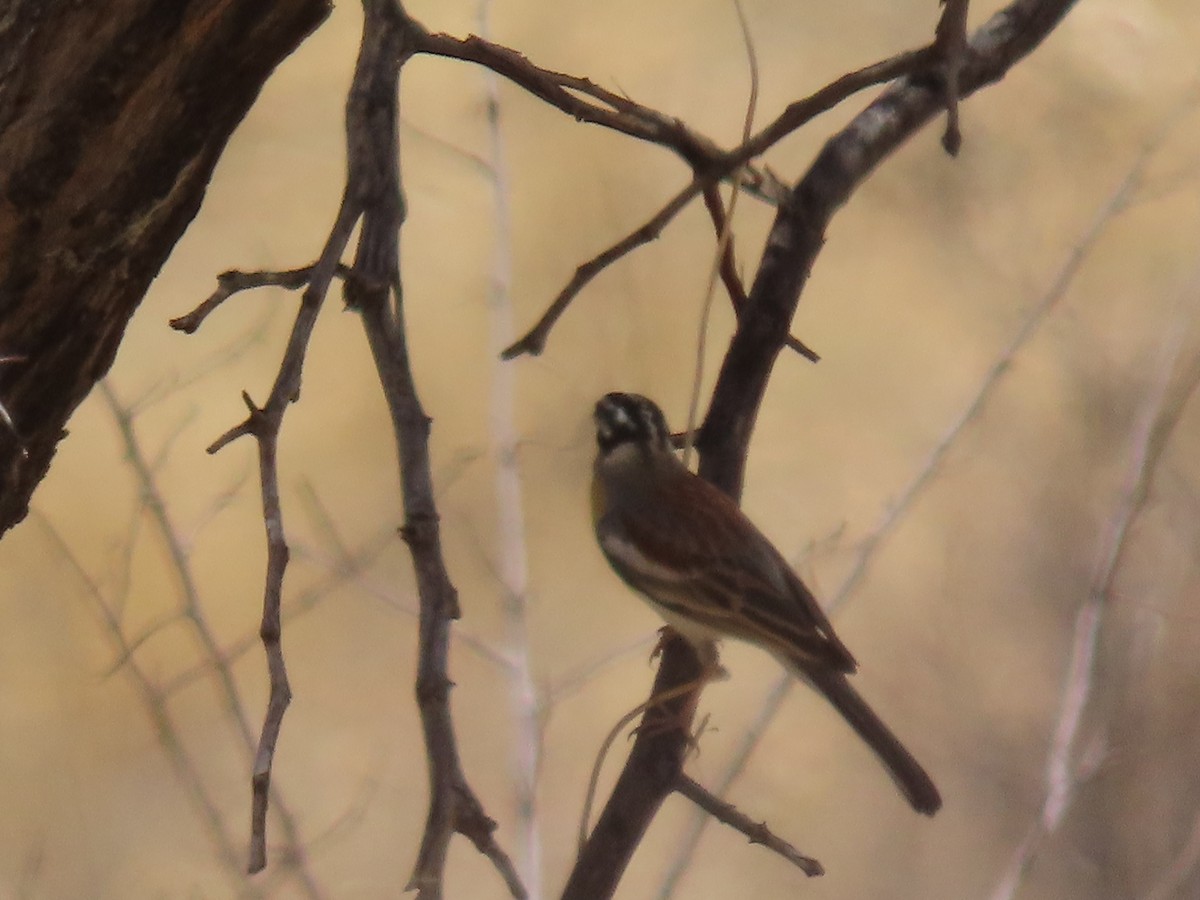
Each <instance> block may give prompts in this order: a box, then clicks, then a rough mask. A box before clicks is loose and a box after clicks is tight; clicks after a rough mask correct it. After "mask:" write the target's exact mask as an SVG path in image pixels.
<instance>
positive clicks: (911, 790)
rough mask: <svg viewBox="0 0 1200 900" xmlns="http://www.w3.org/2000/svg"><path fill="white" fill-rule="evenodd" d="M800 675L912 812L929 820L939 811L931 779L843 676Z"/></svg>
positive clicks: (937, 798) (938, 803)
mask: <svg viewBox="0 0 1200 900" xmlns="http://www.w3.org/2000/svg"><path fill="white" fill-rule="evenodd" d="M797 668H798V667H797ZM800 674H802V676H803V677H804V680H805V681H807V682H808V683H809V684H811V685H812V686H813V687H815V688H816V689H817V690H819V691H820V692H821V693H822V694H824V695H825V698H826V699H827V700H828V701H829V702H830V703H832V704H833V706H834V708H835V709H836V710H837V711H838V712H839V713H841V714H842V718H844V719H845V720H846V721H847V722H849V723H850V727H851V728H853V729H854V730H855V731H856V732H857V733H858V736H859V737H861V738H862V739H863V740H864V741H866V742H867V745H868V746H870V748H871V749H872V750H874V751H875V755H876V756H878V757H879V759H880V761H881V762H882V763H883V764H884V766H886V767H887V770H888V774H889V775H891V776H892V780H893V781H895V782H896V786H897V787H898V788H900V790H901V791H902V792H903V793H904V796H905V797H907V798H908V802H909V803H910V804H912V808H913V809H915V810H916V811H917V812H919V813H924V814H925V815H927V816H932V815H933V814H934V813H935V812H937V811H938V810H939V809H940V808H941V806H942V797H941V794H939V793H938V789H937V788H936V787H935V786H934V784H933V779H931V778H930V777H929V774H928V773H927V772H926V771H925V770H924V769H923V768H921V764H920V763H918V762H917V761H916V759H914V758H913V755H912V754H911V753H909V752H908V749H907V748H906V747H905V746H904V745H903V744H902V743H900V739H899V738H897V737H896V736H895V735H894V734H892V732H891V730H890V729H889V728H888V727H887V726H886V725H884V724H883V721H882V720H881V719H880V718H879V716H877V715H875V711H874V710H873V709H871V707H870V706H868V705H867V701H865V700H864V699H863V698H862V697H861V696H859V693H858V691H856V690H854V688H853V687H851V686H850V682H849V681H847V680H846V676H845V675H843V674H842V673H841V672H830V671H825V672H817V673H814V672H811V671H802V672H801V673H800Z"/></svg>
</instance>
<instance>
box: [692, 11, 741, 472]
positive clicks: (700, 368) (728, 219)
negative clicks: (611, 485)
mask: <svg viewBox="0 0 1200 900" xmlns="http://www.w3.org/2000/svg"><path fill="white" fill-rule="evenodd" d="M733 8H734V11H735V12H736V13H737V20H738V28H739V29H740V31H741V33H742V43H743V44H744V45H745V48H746V65H747V68H748V69H749V70H750V96H749V97H748V98H747V99H746V114H745V116H744V118H743V120H742V143H743V144H744V143H745V142H746V141H747V140H749V138H750V129H751V128H753V127H754V112H755V110H756V109H757V108H758V54H757V53H755V52H754V38H753V37H752V36H751V34H750V23H749V22H747V21H746V13H745V10H743V9H742V4H741V2H740V0H733ZM741 184H742V171H741V169H738V170H737V171H736V172H734V173H733V184H732V185H730V188H729V208H728V209H727V210H722V211H721V213H720V214H715V216H714V217H715V218H720V219H723V220H724V221H723V222H722V223H721V227H720V229H719V230H718V232H717V246H716V247H715V248H714V250H713V259H712V265H711V266H710V267H709V272H708V283H707V285H706V286H705V290H704V300H703V302H702V303H701V304H700V321H699V326H698V328H697V335H696V361H695V365H694V368H693V372H692V391H691V397H690V398H689V400H688V413H687V425H686V426H685V429H684V441H683V464H684V465H685V466H688V465H690V464H691V461H692V445H693V440H692V436H693V435H694V434H695V433H696V417H697V416H698V415H699V411H700V390H701V387H702V385H703V382H704V358H705V356H706V355H707V350H708V323H709V319H710V318H711V317H712V304H713V295H714V294H715V293H716V289H717V278H718V277H720V276H721V275H722V272H723V271H724V270H726V269H728V270H730V272H731V273H732V275H733V281H734V282H735V283H736V290H735V292H734V293H731V294H730V297H731V298H732V299H733V301H734V305H735V306H736V305H739V304H740V305H741V306H743V307H744V306H745V305H746V303H745V302H743V301H744V300H745V290H744V289H743V288H742V285H741V279H740V278H738V277H737V273H736V271H732V270H733V269H734V263H733V218H734V213H735V212H736V211H737V201H738V195H739V193H740V190H741ZM704 199H705V201H706V203H707V205H708V207H709V211H710V213H711V212H713V210H714V208H715V209H720V207H721V192H720V191H719V190H718V189H717V186H716V185H715V184H714V185H710V186H709V187H708V188H707V189H706V190H705V198H704ZM727 256H728V259H726V257H727ZM729 274H730V273H726V276H725V277H726V283H727V284H728V282H729Z"/></svg>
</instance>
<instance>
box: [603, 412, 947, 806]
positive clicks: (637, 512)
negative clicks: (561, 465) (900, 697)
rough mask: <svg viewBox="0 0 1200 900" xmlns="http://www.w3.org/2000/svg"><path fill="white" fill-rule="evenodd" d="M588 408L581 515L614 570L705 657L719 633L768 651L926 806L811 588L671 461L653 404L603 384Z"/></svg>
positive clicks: (711, 657)
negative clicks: (589, 435)
mask: <svg viewBox="0 0 1200 900" xmlns="http://www.w3.org/2000/svg"><path fill="white" fill-rule="evenodd" d="M593 418H594V420H595V425H596V444H597V452H596V459H595V463H594V465H593V467H592V491H591V505H592V522H593V526H594V528H595V532H596V540H597V542H598V543H599V545H600V550H601V552H602V553H603V554H604V556H605V558H606V559H607V560H608V563H609V565H611V566H612V568H613V569H614V571H615V572H616V573H617V575H618V576H620V578H621V579H622V580H623V581H624V582H625V583H626V584H627V585H628V586H629V587H631V588H633V590H634V591H636V592H637V593H639V594H640V595H641V596H642V597H643V598H644V599H645V600H646V601H647V602H648V603H649V604H650V606H651V607H652V608H653V609H654V610H655V611H656V612H658V613H659V615H660V616H661V617H662V618H663V619H664V620H665V621H666V623H667V624H668V625H669V626H671V628H673V629H674V630H675V631H677V632H678V633H679V635H680V636H681V637H683V638H684V639H685V640H686V641H687V642H688V643H689V644H691V645H692V647H693V648H694V649H695V650H696V651H697V653H698V655H699V656H700V658H701V660H702V661H705V662H706V664H707V663H714V664H715V660H716V644H717V642H718V641H719V640H720V639H721V638H726V637H729V638H735V639H740V640H742V641H745V642H748V643H750V644H752V645H755V646H757V647H760V648H762V649H764V650H766V651H768V652H769V653H771V654H772V655H773V656H774V657H775V658H776V659H778V660H779V662H781V663H782V664H783V666H784V667H785V668H786V669H787V670H788V671H789V672H790V673H791V674H792V675H794V676H796V677H798V678H799V679H800V680H802V681H805V682H807V683H808V684H809V685H811V686H812V687H813V688H815V689H816V690H817V691H818V692H819V693H820V694H822V695H823V696H824V697H825V699H826V700H828V701H829V702H830V703H831V704H832V705H833V707H834V708H835V709H836V710H837V711H838V713H840V714H841V716H842V717H843V718H844V719H845V720H846V722H847V723H848V724H849V725H850V727H851V728H853V729H854V731H855V732H857V733H858V735H859V737H861V738H862V739H863V740H864V741H865V742H866V743H867V745H868V746H869V747H870V748H871V749H872V750H873V751H874V753H875V755H876V756H877V757H878V758H879V760H880V761H881V762H882V763H883V765H884V767H885V768H886V769H887V771H888V773H889V774H890V775H891V777H892V780H893V781H894V782H895V783H896V785H897V787H899V789H900V791H901V792H902V793H903V794H904V796H905V798H907V800H908V802H909V804H910V805H911V806H912V807H913V809H915V810H916V811H917V812H919V813H923V814H925V815H929V816H931V815H933V814H934V813H935V812H937V811H938V809H940V808H941V805H942V798H941V795H940V794H939V793H938V789H937V787H936V786H935V785H934V783H933V780H932V779H931V778H930V777H929V775H928V773H927V772H926V771H925V770H924V769H923V768H922V767H921V765H920V764H919V763H918V762H917V760H916V759H915V758H914V757H913V755H912V754H911V753H910V752H909V751H908V749H907V748H906V747H905V746H904V744H902V743H901V742H900V740H899V738H897V737H896V736H895V735H894V734H893V733H892V731H891V730H890V729H889V728H888V727H887V726H886V725H885V724H884V723H883V721H882V720H881V719H880V718H879V716H878V715H876V714H875V712H874V710H872V709H871V707H870V706H869V705H868V704H867V702H866V701H865V700H864V699H863V698H862V697H861V696H860V695H859V693H858V692H857V691H856V690H855V689H854V688H853V687H852V686H851V684H850V682H849V680H848V676H849V675H852V674H854V673H855V672H856V671H857V669H858V664H857V662H856V661H855V659H854V657H853V656H852V655H851V653H850V651H849V650H848V649H847V648H846V645H845V644H844V643H842V640H841V639H840V638H839V637H838V636H837V634H836V633H835V632H834V630H833V626H832V625H831V624H830V622H829V619H828V617H827V616H826V615H825V613H824V611H823V610H822V609H821V606H820V604H819V603H818V602H817V600H816V598H815V597H814V596H813V594H812V592H811V591H809V589H808V588H807V587H806V586H805V585H804V582H803V581H801V580H800V577H799V576H798V575H796V573H795V572H794V571H793V570H792V567H791V566H790V565H788V563H787V561H786V560H785V559H784V558H783V555H782V554H781V553H780V552H779V551H778V550H777V549H776V548H775V546H774V544H772V543H771V541H770V540H768V539H767V538H766V537H765V536H764V535H763V533H762V532H761V531H759V530H758V528H757V527H756V526H755V525H754V523H752V522H751V521H750V519H749V518H748V517H747V516H746V514H745V513H743V512H742V510H741V509H740V508H739V507H738V505H737V503H735V502H734V501H733V499H732V498H731V497H729V496H728V495H727V494H725V493H724V492H723V491H721V490H720V489H719V488H717V487H715V486H714V485H712V484H710V483H709V482H707V481H705V480H704V479H703V478H701V477H699V476H698V475H696V474H694V473H693V472H692V471H691V470H690V469H688V468H687V467H686V466H685V465H684V464H683V462H682V461H681V460H680V459H679V457H678V456H677V455H676V454H675V451H674V448H673V445H672V442H671V433H670V431H669V430H668V428H667V420H666V417H665V416H664V415H663V412H662V410H661V409H660V408H659V407H658V406H657V405H656V404H655V403H654V402H653V401H652V400H649V399H647V398H646V397H643V396H641V395H640V394H630V393H619V392H614V393H609V394H605V395H604V396H603V397H601V398H600V400H598V401H597V402H596V406H595V411H594V415H593Z"/></svg>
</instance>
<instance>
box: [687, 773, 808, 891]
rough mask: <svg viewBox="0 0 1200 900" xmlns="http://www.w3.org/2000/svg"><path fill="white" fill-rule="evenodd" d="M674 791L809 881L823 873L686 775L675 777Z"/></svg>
mask: <svg viewBox="0 0 1200 900" xmlns="http://www.w3.org/2000/svg"><path fill="white" fill-rule="evenodd" d="M675 790H676V792H678V793H679V794H682V795H683V796H684V797H687V798H688V799H689V800H691V801H692V802H693V803H695V804H696V805H697V806H699V807H700V808H701V809H702V810H704V811H705V812H706V813H708V814H709V815H710V816H712V817H713V818H714V819H716V820H717V821H718V822H724V823H725V824H726V825H728V826H729V827H730V828H732V829H734V830H735V831H740V832H741V833H742V834H744V835H745V836H746V837H748V838H749V839H750V843H752V844H762V845H763V846H764V847H766V848H767V849H768V850H770V851H772V852H773V853H778V854H779V855H780V856H782V857H783V858H784V859H786V860H787V861H788V862H790V863H791V864H792V865H794V866H796V867H797V868H799V869H800V870H801V871H802V872H804V874H805V875H807V876H808V877H809V878H813V877H815V876H817V875H824V874H825V870H824V869H823V868H822V867H821V864H820V863H819V862H817V861H816V860H815V859H813V858H812V857H809V856H805V855H804V854H803V853H801V852H800V851H799V850H797V849H796V848H795V847H793V846H792V845H791V844H789V843H788V842H787V841H785V840H784V839H783V838H781V837H779V836H778V835H777V834H775V833H774V832H773V831H771V829H770V828H768V827H767V825H766V823H765V822H755V821H754V820H753V819H751V818H750V817H749V816H747V815H746V814H745V813H742V812H739V811H738V808H737V807H736V806H734V805H733V804H732V803H727V802H726V801H724V800H721V799H720V798H718V797H715V796H713V795H712V794H711V793H710V792H709V791H708V790H707V789H705V788H704V787H703V786H702V785H700V784H699V783H698V782H696V781H694V780H693V779H691V778H689V777H688V776H687V775H680V776H679V783H678V784H676V785H675Z"/></svg>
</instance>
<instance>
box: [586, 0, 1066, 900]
mask: <svg viewBox="0 0 1200 900" xmlns="http://www.w3.org/2000/svg"><path fill="white" fill-rule="evenodd" d="M1071 5H1072V0H1015V2H1013V3H1012V4H1010V5H1009V6H1008V7H1006V8H1005V9H1003V10H1001V11H1000V12H999V13H997V14H996V15H995V16H993V17H992V19H991V20H989V21H988V22H987V23H986V24H985V25H984V26H983V27H982V28H981V29H980V30H979V31H978V32H977V33H976V34H975V36H974V38H973V39H972V41H971V51H972V52H971V54H970V58H969V61H968V63H967V64H966V65H964V67H963V70H962V72H961V78H960V84H959V88H960V91H961V92H962V94H963V96H967V95H969V94H971V93H973V92H974V91H976V90H978V89H979V88H981V87H983V86H984V85H986V84H990V83H992V82H994V81H996V80H998V79H1000V78H1002V77H1003V75H1004V74H1005V73H1006V72H1007V71H1008V69H1009V68H1010V67H1011V66H1013V65H1014V64H1015V63H1016V62H1017V61H1018V60H1019V59H1021V58H1022V57H1023V56H1025V55H1026V54H1027V53H1029V52H1030V51H1031V50H1033V49H1034V48H1035V47H1036V46H1037V45H1038V44H1039V43H1040V42H1041V41H1042V40H1043V39H1044V38H1045V37H1046V35H1048V34H1049V33H1050V31H1052V30H1053V28H1054V27H1055V25H1057V24H1058V22H1059V21H1060V20H1061V18H1062V17H1063V16H1064V15H1065V14H1066V12H1067V11H1068V10H1069V9H1070V7H1071ZM927 82H928V79H924V80H922V79H920V78H918V77H915V76H909V77H906V78H902V79H901V80H900V81H899V82H897V83H896V84H895V85H893V86H892V87H891V88H889V89H888V90H887V91H885V92H884V93H883V94H882V95H881V96H880V97H879V98H877V99H876V100H875V101H873V102H872V103H871V104H870V105H869V106H868V107H867V108H866V109H865V110H864V111H863V112H862V113H860V114H859V115H858V116H856V117H855V118H854V119H853V120H852V121H851V122H850V124H849V125H847V126H846V127H845V128H844V129H842V131H840V132H839V133H838V134H836V135H835V136H834V137H833V138H831V139H830V140H829V142H828V143H826V145H825V147H824V149H823V150H822V151H821V153H820V154H819V155H818V156H817V159H816V160H815V161H814V163H813V165H812V167H811V168H810V169H809V171H808V172H807V173H806V174H805V175H804V177H803V178H801V179H800V181H799V182H798V183H797V184H796V186H795V187H794V189H793V190H792V192H791V195H790V197H789V198H788V201H787V202H786V203H784V204H782V205H781V206H780V208H779V211H778V213H777V215H776V218H775V222H774V225H773V227H772V230H771V233H770V235H769V236H768V238H767V241H766V248H765V250H764V253H763V257H762V260H761V262H760V264H759V268H758V272H757V274H756V277H755V279H754V283H753V286H752V288H751V291H750V295H749V300H748V303H747V308H746V312H745V313H744V314H743V315H742V316H741V317H740V318H739V321H738V326H737V330H736V331H735V333H734V336H733V338H732V340H731V342H730V345H729V350H728V352H727V353H726V356H725V359H724V361H723V364H722V367H721V371H720V374H719V375H718V377H717V383H716V387H715V389H714V391H713V397H712V402H711V404H710V407H709V412H708V416H707V418H706V420H705V422H704V425H703V427H702V429H701V434H700V440H699V442H698V446H699V449H700V451H701V459H700V469H699V471H700V474H701V475H702V476H703V477H705V478H707V479H708V480H709V481H711V482H712V483H713V484H715V485H717V486H718V487H719V488H721V489H722V490H724V491H725V492H726V493H728V494H729V495H730V496H732V497H735V498H737V497H739V496H740V495H741V488H742V481H743V478H744V472H745V460H746V454H747V450H748V447H749V441H750V436H751V432H752V430H753V426H754V421H755V418H756V416H757V412H758V408H759V405H760V404H761V402H762V399H763V396H764V394H765V392H766V386H767V381H768V378H769V376H770V373H771V370H772V368H773V366H774V363H775V359H776V357H777V356H778V355H779V353H780V351H781V350H782V349H783V348H784V346H785V343H786V339H787V334H788V328H789V326H790V323H791V320H792V316H793V314H794V313H795V310H796V307H797V305H798V303H799V299H800V293H801V291H802V289H803V287H804V285H805V282H806V281H807V279H808V274H809V272H810V271H811V269H812V266H813V263H814V262H815V260H816V257H817V254H818V253H819V252H820V249H821V247H822V246H823V244H824V240H825V229H826V226H827V225H828V223H829V221H830V220H831V219H832V217H833V215H834V213H836V212H837V210H838V209H840V208H841V206H842V205H843V204H844V203H845V202H846V201H847V200H848V199H849V197H850V195H851V194H852V193H853V191H854V190H855V188H857V187H858V185H860V184H861V183H862V182H863V181H864V180H865V179H866V177H867V175H869V174H870V172H871V171H872V170H873V169H874V167H875V166H876V165H877V164H878V163H879V162H881V161H882V160H883V159H884V158H886V157H887V156H888V155H889V154H890V153H892V152H893V151H894V150H895V149H896V148H897V147H899V146H900V145H901V144H902V143H903V142H904V141H905V140H906V139H907V138H908V137H910V136H911V135H912V134H914V133H915V132H916V131H917V130H918V129H920V128H921V126H922V125H924V124H925V123H926V122H928V121H929V120H930V119H931V118H932V117H933V116H934V115H935V114H936V112H937V110H938V109H939V108H940V105H941V103H942V99H943V98H942V96H941V95H940V94H941V92H939V91H938V90H936V89H935V88H936V86H934V85H930V84H929V83H927ZM771 127H772V126H768V129H770V128H771ZM753 142H754V139H751V141H750V142H749V143H750V144H753ZM744 146H748V145H744ZM698 665H699V663H698V661H697V660H696V658H695V654H694V653H693V652H692V651H691V650H690V648H689V647H688V646H687V645H686V643H684V642H683V641H675V642H672V643H670V644H668V645H667V646H666V648H665V649H664V651H663V658H662V664H661V666H660V668H659V672H658V676H657V677H656V679H655V683H654V686H653V688H652V696H653V695H656V694H659V693H662V692H665V691H669V690H671V689H673V688H675V687H678V686H679V685H681V684H684V683H685V681H686V679H687V678H688V677H691V678H695V677H696V673H695V669H696V668H697V667H698ZM698 694H699V692H698V691H695V692H693V693H692V694H691V695H689V696H688V697H686V698H680V701H679V705H680V708H681V710H682V711H684V714H682V715H680V722H681V727H682V728H685V729H686V728H687V727H689V726H690V723H691V720H692V714H693V713H694V710H695V706H696V704H697V703H698V700H699V696H698ZM683 752H684V744H683V741H682V740H681V736H680V735H679V734H678V732H675V731H673V730H672V731H671V732H668V733H662V730H661V729H660V730H659V733H653V732H652V730H651V729H643V730H642V731H641V732H639V734H638V737H637V740H636V741H635V743H634V746H633V749H632V750H631V752H630V755H629V758H628V760H627V761H626V765H625V768H624V770H623V771H622V772H621V774H620V776H619V777H618V780H617V784H616V786H615V787H614V789H613V792H612V794H611V795H610V798H609V801H608V804H607V806H606V807H605V809H604V812H603V813H602V814H601V816H600V819H599V821H598V822H597V824H596V827H595V829H594V830H593V832H592V835H591V837H590V838H589V840H588V842H587V844H586V846H585V847H584V849H583V852H582V853H581V854H580V856H579V858H578V860H577V861H576V865H575V868H574V870H573V871H572V873H571V878H570V880H569V882H568V888H567V892H566V894H564V897H576V898H582V897H588V898H593V897H607V896H611V895H612V893H613V892H614V891H615V889H616V885H617V882H618V881H619V879H620V877H621V874H622V872H623V871H624V868H625V866H626V865H627V864H628V862H629V859H630V858H631V856H632V855H633V852H634V850H635V848H636V847H637V845H638V843H639V841H640V838H641V835H642V834H643V833H644V832H645V829H646V828H647V827H648V826H649V823H650V821H651V820H652V819H653V817H654V815H655V814H656V812H657V811H658V808H659V807H660V806H661V804H662V801H663V799H664V798H665V797H666V795H667V794H668V793H669V792H670V791H671V790H673V789H674V787H675V784H676V782H677V779H678V776H679V773H680V772H681V770H682V765H683ZM573 888H574V890H572V889H573Z"/></svg>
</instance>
